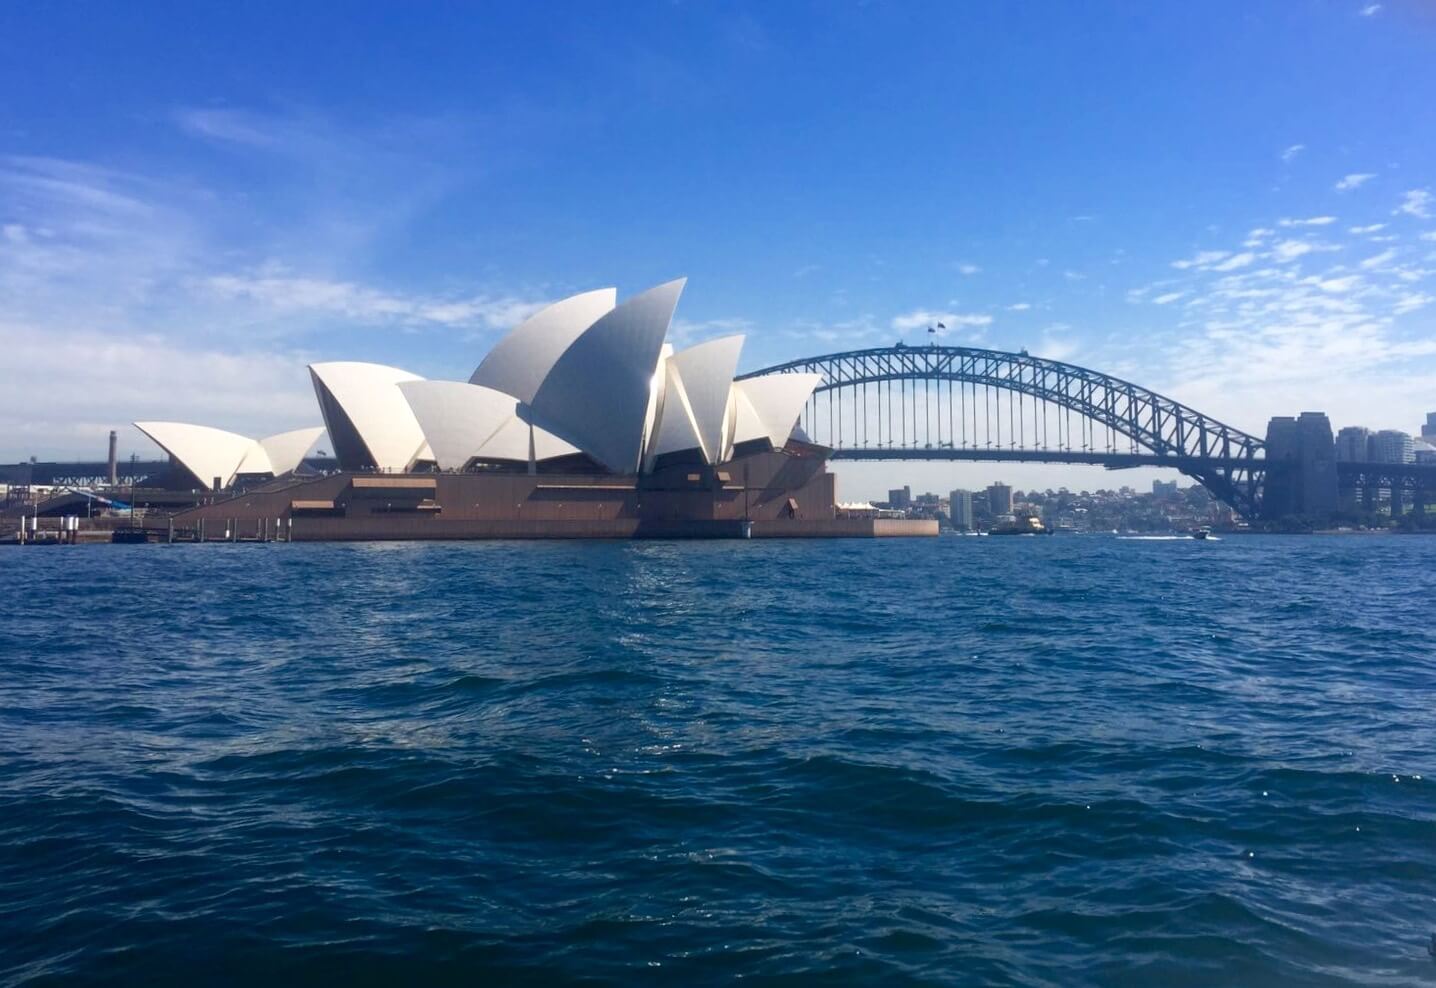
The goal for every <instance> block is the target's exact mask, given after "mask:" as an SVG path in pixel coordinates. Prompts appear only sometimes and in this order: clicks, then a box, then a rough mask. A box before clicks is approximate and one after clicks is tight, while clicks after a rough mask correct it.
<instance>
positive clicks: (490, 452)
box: [135, 279, 834, 538]
mask: <svg viewBox="0 0 1436 988" xmlns="http://www.w3.org/2000/svg"><path fill="white" fill-rule="evenodd" d="M683 286H684V280H683V279H679V280H676V281H671V282H668V283H667V284H663V285H659V286H657V287H655V288H651V289H649V290H648V291H645V292H642V293H641V294H638V295H634V296H632V297H630V298H628V299H626V300H624V301H623V302H619V301H618V295H617V292H616V291H615V290H614V289H612V288H604V289H598V290H596V291H589V292H584V293H582V294H579V295H574V296H572V297H570V298H565V299H562V300H560V301H558V302H554V303H553V304H551V305H549V306H547V307H545V308H543V309H541V310H540V311H538V312H537V313H535V314H534V315H532V316H531V317H529V318H528V319H527V320H525V321H524V322H523V323H521V324H520V325H519V326H517V327H515V328H514V329H513V330H512V331H511V332H509V333H508V335H507V336H505V337H504V338H503V339H501V340H500V341H499V342H498V343H497V344H496V345H495V346H494V348H493V349H492V350H491V351H490V352H489V354H488V355H487V356H486V357H485V358H484V360H483V361H482V362H481V363H480V364H479V366H478V367H477V368H476V369H475V370H474V372H473V374H472V375H471V376H470V377H469V379H468V380H467V381H434V380H425V379H424V378H421V377H419V376H418V375H416V374H412V373H409V372H407V371H403V370H400V369H398V368H394V367H385V366H382V365H378V364H372V363H359V362H348V361H337V362H330V363H316V364H313V365H311V366H310V367H309V375H310V378H311V381H312V383H313V386H314V393H315V396H316V398H317V401H318V406H319V415H320V417H321V418H322V420H323V425H322V426H319V425H314V426H311V427H309V428H305V429H299V430H295V431H293V432H288V433H284V434H282V435H278V436H271V437H268V438H265V439H250V438H247V437H245V436H240V435H236V434H234V433H230V432H224V431H221V430H219V429H213V428H208V427H204V426H194V425H184V424H179V423H170V422H137V423H135V425H136V426H137V427H138V428H139V429H140V430H141V431H143V432H144V433H145V434H146V435H147V436H149V437H150V438H151V439H153V440H154V441H155V442H156V443H158V444H159V445H160V446H161V447H163V448H164V449H165V451H166V452H167V453H169V455H170V457H171V458H172V461H173V462H174V463H175V464H177V465H178V466H179V467H182V468H183V471H184V472H185V473H186V474H188V475H189V477H190V478H191V479H192V481H193V483H194V485H195V486H196V487H197V488H202V489H205V490H209V491H212V492H214V494H215V497H214V498H213V503H212V504H206V505H204V506H201V507H199V508H196V509H194V511H193V512H192V514H193V515H194V517H193V518H192V519H191V520H198V519H199V518H202V517H208V518H211V519H215V520H219V519H223V520H224V521H225V522H226V523H228V522H230V521H237V520H238V519H240V518H248V517H255V518H264V519H274V520H275V524H276V525H285V526H287V527H288V528H290V529H293V528H294V526H295V524H296V522H298V521H299V520H301V519H302V524H300V525H299V527H300V528H301V529H302V530H304V531H306V532H309V533H311V534H312V537H316V538H318V537H323V538H345V537H350V538H383V537H403V538H408V537H423V536H434V537H459V538H462V537H486V536H496V535H562V534H581V535H631V534H642V532H643V530H644V529H645V527H647V528H648V529H655V528H656V529H663V528H664V526H668V527H670V528H671V527H673V526H680V527H681V526H683V525H685V524H689V523H694V524H698V525H700V526H701V525H702V524H706V523H714V522H735V521H739V520H742V521H745V522H746V521H748V520H759V521H761V520H762V519H764V518H772V519H776V518H786V519H789V520H794V519H798V518H803V517H807V518H810V519H812V520H823V519H826V520H828V521H831V519H832V517H833V511H832V506H833V504H834V497H833V483H832V476H831V475H830V474H828V473H827V471H826V469H825V459H826V455H827V452H828V451H827V450H824V449H821V448H819V447H815V446H812V445H811V444H809V443H807V442H806V441H805V440H804V438H803V437H802V435H801V433H797V434H795V428H796V423H797V420H798V417H799V414H800V413H801V411H802V409H803V407H804V405H805V404H806V403H807V401H808V399H809V397H810V396H811V395H812V393H813V390H814V388H815V387H817V386H818V384H819V383H820V379H819V377H818V376H817V375H815V374H773V375H766V376H760V377H751V378H746V379H744V380H741V381H736V380H734V375H735V372H736V370H737V367H738V361H739V357H740V354H741V351H742V346H743V337H742V336H727V337H722V338H718V339H711V340H706V341H704V342H701V343H698V344H695V345H692V346H689V347H687V348H685V349H682V350H675V349H674V347H673V346H672V345H671V344H670V343H669V342H668V341H667V337H668V333H669V329H670V326H671V324H672V321H673V314H674V310H675V309H676V307H677V305H678V300H679V296H680V295H681V294H682V291H683ZM326 434H327V436H328V445H329V447H330V448H331V449H332V450H333V464H332V465H333V466H334V467H337V471H335V472H326V473H324V474H321V475H317V476H316V475H314V474H313V473H312V472H311V474H310V475H309V476H308V477H305V476H304V475H303V474H302V472H301V473H295V471H296V470H300V468H301V463H302V462H303V461H304V460H305V458H306V455H307V454H308V453H310V452H311V451H312V450H313V449H314V447H315V446H316V445H317V444H318V443H319V442H320V440H321V438H322V436H324V435H326ZM225 495H227V496H225ZM285 519H294V520H292V521H288V522H286V521H285ZM266 523H267V522H266ZM680 534H681V533H680Z"/></svg>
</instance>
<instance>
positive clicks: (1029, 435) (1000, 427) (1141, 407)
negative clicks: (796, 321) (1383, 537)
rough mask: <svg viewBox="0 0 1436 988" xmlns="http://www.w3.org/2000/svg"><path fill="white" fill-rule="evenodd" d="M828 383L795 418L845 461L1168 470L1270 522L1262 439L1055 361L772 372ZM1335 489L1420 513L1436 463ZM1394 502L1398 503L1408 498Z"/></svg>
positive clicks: (1346, 478) (934, 352) (840, 360)
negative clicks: (1385, 496)
mask: <svg viewBox="0 0 1436 988" xmlns="http://www.w3.org/2000/svg"><path fill="white" fill-rule="evenodd" d="M772 373H817V374H821V375H822V377H823V383H822V384H821V385H820V386H819V387H818V388H817V390H816V391H815V392H814V394H813V397H812V398H811V399H810V400H809V402H808V405H807V407H806V408H805V409H804V411H803V414H802V417H801V418H800V420H799V424H800V426H801V427H802V429H803V430H804V432H806V433H807V434H808V436H809V438H811V439H812V440H813V441H814V442H816V443H820V444H822V445H824V446H829V447H832V449H833V450H834V453H833V458H834V459H843V460H918V459H921V460H995V461H1013V462H1016V461H1026V462H1035V463H1080V464H1095V465H1099V466H1104V467H1108V468H1112V469H1119V468H1124V467H1135V466H1158V467H1171V468H1174V469H1176V470H1179V471H1181V472H1182V473H1183V474H1186V475H1187V476H1189V477H1192V478H1193V479H1195V480H1197V481H1199V482H1200V483H1201V484H1202V485H1203V486H1205V487H1206V488H1207V490H1208V491H1210V492H1211V493H1212V495H1213V496H1215V497H1216V498H1218V499H1220V500H1221V501H1222V502H1224V503H1225V504H1227V505H1229V506H1230V507H1232V508H1233V509H1234V510H1236V511H1237V512H1238V513H1239V514H1241V515H1242V516H1244V517H1246V518H1248V519H1255V518H1259V517H1261V516H1262V514H1263V512H1262V501H1263V495H1264V492H1265V487H1266V483H1267V479H1268V478H1267V474H1268V468H1269V467H1275V468H1276V469H1277V470H1281V469H1282V466H1280V465H1277V464H1275V463H1272V462H1269V461H1268V458H1267V448H1266V442H1265V440H1264V439H1262V438H1260V437H1258V436H1254V435H1251V434H1249V433H1246V432H1243V431H1242V430H1240V429H1237V428H1234V427H1232V426H1230V425H1227V424H1226V423H1224V422H1219V421H1217V420H1216V419H1214V418H1212V417H1210V416H1208V415H1204V414H1202V413H1201V412H1199V411H1197V410H1196V409H1194V408H1191V407H1189V406H1187V405H1184V404H1182V403H1181V402H1179V401H1176V400H1174V399H1172V398H1168V397H1166V396H1164V395H1160V394H1158V393H1156V392H1155V391H1151V390H1148V389H1147V388H1144V387H1141V386H1139V385H1136V384H1133V383H1132V382H1130V381H1124V380H1122V379H1120V378H1117V377H1113V376H1112V375H1110V374H1103V373H1101V372H1099V371H1094V370H1089V369H1088V368H1085V367H1078V366H1077V365H1075V364H1069V363H1064V362H1062V361H1058V360H1047V359H1044V358H1041V357H1034V356H1032V355H1030V354H1028V353H1027V352H1026V351H1025V350H1024V351H1020V352H1017V353H1010V352H1007V351H1001V350H985V349H978V348H975V347H960V346H940V345H936V344H931V345H926V346H916V345H914V346H906V345H903V344H901V343H899V344H897V345H896V346H890V347H877V348H873V349H867V350H852V351H848V352H845V353H831V354H825V355H822V356H817V357H809V358H805V359H802V360H793V361H789V362H787V363H784V364H779V365H777V366H774V367H767V368H764V369H762V370H759V371H754V372H752V373H751V374H748V375H744V376H746V377H756V376H758V375H760V374H772ZM1335 469H1336V471H1337V474H1338V479H1339V482H1340V483H1341V485H1342V487H1343V488H1344V489H1346V490H1348V491H1350V490H1352V489H1362V490H1364V491H1365V492H1366V493H1367V495H1368V496H1369V495H1370V494H1371V492H1373V491H1374V490H1376V489H1377V487H1378V486H1381V487H1382V488H1383V489H1385V490H1386V491H1388V492H1391V491H1396V492H1404V500H1406V501H1410V502H1412V503H1413V504H1414V505H1415V506H1418V507H1419V506H1421V505H1422V504H1423V503H1424V501H1425V500H1428V499H1431V498H1429V497H1428V492H1431V493H1432V494H1436V467H1429V466H1418V465H1414V464H1377V463H1337V464H1335ZM1402 500H1403V498H1402V497H1397V498H1396V499H1395V503H1398V504H1399V503H1401V502H1402Z"/></svg>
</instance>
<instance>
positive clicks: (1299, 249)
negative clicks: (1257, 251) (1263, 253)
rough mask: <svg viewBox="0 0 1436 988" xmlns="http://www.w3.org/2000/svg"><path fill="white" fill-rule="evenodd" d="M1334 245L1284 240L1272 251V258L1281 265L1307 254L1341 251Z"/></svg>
mask: <svg viewBox="0 0 1436 988" xmlns="http://www.w3.org/2000/svg"><path fill="white" fill-rule="evenodd" d="M1339 249H1340V248H1338V247H1336V246H1335V245H1333V244H1325V243H1319V242H1315V241H1311V240H1283V241H1281V242H1280V243H1278V244H1276V245H1274V246H1273V247H1272V250H1271V257H1272V259H1273V260H1275V261H1277V262H1278V263H1280V264H1288V263H1290V262H1292V261H1295V260H1296V259H1297V258H1300V257H1305V256H1306V255H1307V254H1314V253H1318V252H1323V253H1324V252H1327V251H1334V250H1339Z"/></svg>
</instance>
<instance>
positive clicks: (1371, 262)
mask: <svg viewBox="0 0 1436 988" xmlns="http://www.w3.org/2000/svg"><path fill="white" fill-rule="evenodd" d="M1395 259H1396V248H1394V247H1391V248H1388V249H1386V250H1383V251H1382V252H1381V253H1380V254H1375V255H1372V256H1371V257H1368V258H1367V259H1366V260H1364V261H1362V262H1361V267H1362V268H1363V269H1364V270H1367V271H1370V270H1372V269H1373V268H1384V267H1386V266H1387V265H1389V264H1390V263H1391V262H1392V261H1394V260H1395Z"/></svg>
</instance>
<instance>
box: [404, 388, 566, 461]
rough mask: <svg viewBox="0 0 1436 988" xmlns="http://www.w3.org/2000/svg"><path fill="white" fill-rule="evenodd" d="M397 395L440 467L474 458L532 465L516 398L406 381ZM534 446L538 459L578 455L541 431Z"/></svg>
mask: <svg viewBox="0 0 1436 988" xmlns="http://www.w3.org/2000/svg"><path fill="white" fill-rule="evenodd" d="M399 391H400V392H401V393H402V394H403V395H404V399H405V400H406V401H407V402H408V403H409V407H410V409H411V410H412V411H413V413H414V417H415V418H416V419H417V420H418V422H419V427H420V428H421V429H422V430H423V433H424V437H425V438H426V439H427V440H428V443H429V447H430V449H431V450H432V451H433V454H434V460H435V462H437V463H438V464H439V466H440V467H441V468H442V469H444V470H461V469H463V467H464V466H465V465H466V464H467V463H468V462H469V461H470V460H471V459H473V458H474V457H476V456H477V457H482V458H484V459H491V460H517V461H519V462H521V463H522V462H527V461H528V459H529V452H530V449H529V442H530V437H529V423H528V422H527V421H525V420H524V419H522V418H520V414H521V413H522V412H523V406H522V405H521V404H520V402H519V401H518V399H516V398H514V397H513V396H512V395H507V394H504V393H503V392H501V391H495V390H494V389H493V388H486V387H482V386H480V385H477V384H466V383H464V382H462V381H404V382H401V383H400V384H399ZM533 444H534V453H535V458H536V459H539V460H543V459H548V458H550V457H553V456H565V455H568V454H570V453H576V452H578V450H577V449H575V448H574V447H573V446H571V445H569V444H568V443H565V442H564V441H563V440H561V439H558V438H557V437H555V436H553V435H550V434H549V433H548V432H547V431H545V430H543V429H541V428H537V427H535V428H534V436H533Z"/></svg>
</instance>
